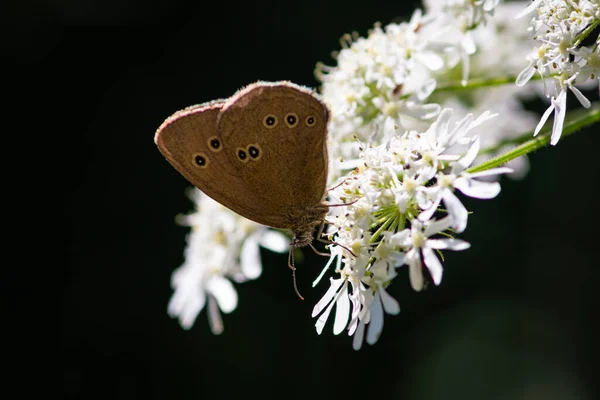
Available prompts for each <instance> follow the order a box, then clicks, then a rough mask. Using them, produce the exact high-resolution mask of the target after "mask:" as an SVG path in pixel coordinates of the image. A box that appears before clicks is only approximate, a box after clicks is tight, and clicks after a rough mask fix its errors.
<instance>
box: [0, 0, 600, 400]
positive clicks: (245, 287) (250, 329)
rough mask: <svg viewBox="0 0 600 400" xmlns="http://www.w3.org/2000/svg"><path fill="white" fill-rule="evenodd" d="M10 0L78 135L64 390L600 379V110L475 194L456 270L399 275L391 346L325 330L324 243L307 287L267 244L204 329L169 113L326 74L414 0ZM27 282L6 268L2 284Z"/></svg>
mask: <svg viewBox="0 0 600 400" xmlns="http://www.w3.org/2000/svg"><path fill="white" fill-rule="evenodd" d="M13 3H14V4H12V3H11V4H9V5H8V6H9V9H8V12H5V13H3V16H2V17H1V18H2V20H3V21H4V22H3V23H2V26H3V27H2V29H3V30H8V31H5V34H4V37H5V39H6V40H5V42H4V44H3V46H4V49H3V53H4V55H3V57H6V58H7V59H10V61H11V62H12V63H14V64H12V63H11V64H10V66H13V67H14V68H15V70H14V73H15V74H23V75H22V76H23V77H27V83H28V84H30V85H31V90H30V91H28V92H26V93H21V94H24V95H25V96H29V101H30V102H33V101H40V102H41V101H42V99H43V101H44V102H45V104H46V107H48V109H51V110H53V111H52V113H53V115H54V116H60V118H62V124H61V126H60V129H58V128H56V127H52V128H48V130H47V131H45V133H47V134H48V135H53V137H55V144H57V145H58V147H61V148H62V149H63V151H64V155H62V152H61V153H60V154H61V157H63V161H64V163H63V164H61V166H63V165H64V167H63V168H62V169H61V176H62V177H64V178H65V181H64V184H62V186H61V187H60V188H61V190H63V193H62V195H63V198H64V207H63V213H64V222H65V223H66V229H67V231H66V232H67V233H66V235H65V236H64V240H62V243H61V246H63V247H64V251H65V252H66V256H67V257H66V262H65V261H64V259H63V260H62V261H61V262H60V264H57V266H56V267H55V268H59V270H58V271H54V273H55V277H56V276H57V277H59V278H60V283H59V286H58V287H59V288H60V290H59V292H60V293H59V295H60V303H59V309H53V310H51V313H52V315H53V317H52V318H53V319H55V320H56V319H57V318H59V319H60V322H59V329H58V334H59V336H60V339H59V342H58V343H59V355H58V356H59V357H58V361H59V363H58V367H59V368H58V372H59V378H60V379H62V381H59V382H58V387H59V388H60V389H62V392H61V393H60V395H59V397H60V398H65V399H96V398H101V399H137V398H139V399H165V398H170V399H199V398H209V397H215V396H219V397H222V398H240V397H242V396H243V397H247V398H249V397H256V396H259V398H260V397H264V398H273V397H283V398H286V399H287V398H299V399H300V398H303V399H306V398H314V399H321V398H323V399H325V398H329V399H331V398H361V397H367V396H369V397H372V398H375V397H379V396H393V397H394V398H405V399H446V400H447V399H545V400H548V399H596V398H599V396H600V393H599V392H598V388H597V386H596V384H597V379H598V369H597V367H596V365H597V355H598V353H599V352H598V350H599V344H598V340H597V339H598V334H599V333H600V331H599V330H598V327H597V322H598V308H597V304H598V301H597V293H598V287H599V284H600V263H599V262H598V258H597V249H596V248H595V245H596V243H597V239H596V237H597V233H596V232H597V227H598V226H599V222H600V221H599V218H598V206H597V205H598V201H597V198H596V197H595V196H594V193H597V192H598V191H597V188H596V187H597V185H598V182H599V181H600V173H599V169H598V162H597V159H598V158H597V157H598V156H597V153H596V151H597V149H598V145H599V144H600V138H599V137H598V134H597V133H598V132H597V127H596V128H595V129H591V130H588V131H587V132H580V133H579V134H576V135H574V136H572V137H569V138H567V139H563V140H562V141H561V142H560V144H559V145H558V146H556V147H555V148H546V149H542V150H540V151H538V152H536V153H535V154H533V155H532V156H531V164H532V170H531V172H530V174H529V175H528V176H527V177H526V178H525V179H524V180H522V181H510V180H504V181H503V186H502V193H501V194H500V196H499V197H498V198H497V199H495V200H491V201H469V200H468V199H466V200H465V203H466V205H467V207H468V208H469V209H470V210H472V211H473V213H474V214H473V216H472V217H471V218H470V220H469V227H468V229H467V231H466V232H465V234H464V235H463V236H462V237H463V238H464V239H466V240H468V241H470V242H471V244H472V248H471V249H470V250H469V251H466V252H457V253H452V252H449V253H448V254H446V263H445V275H444V280H443V282H442V284H441V285H440V286H439V287H433V286H430V288H429V289H428V290H427V291H425V292H422V293H415V292H413V291H412V290H411V289H410V286H409V283H408V277H407V274H406V269H403V270H400V274H401V275H400V277H399V278H398V279H396V280H395V281H394V285H393V286H391V287H390V289H389V290H390V293H391V294H393V295H394V296H395V297H396V298H397V299H398V300H399V302H400V305H401V307H402V312H401V313H400V314H399V315H398V316H395V317H386V319H385V328H384V330H383V334H382V336H381V338H380V340H379V342H378V343H377V344H376V345H375V346H369V345H367V344H365V345H363V348H362V350H361V351H359V352H355V351H353V350H352V347H351V338H348V337H347V336H345V335H344V334H342V335H340V336H339V337H335V336H333V334H332V333H331V322H330V324H328V326H327V327H326V329H325V331H324V332H323V334H322V335H321V336H318V335H317V334H316V333H315V330H314V320H313V319H312V318H311V317H310V313H311V310H312V307H313V305H314V304H315V303H316V302H317V301H318V299H320V298H321V296H322V295H323V293H324V292H325V290H326V289H327V285H326V284H322V285H320V286H319V287H317V288H315V289H312V288H311V286H310V285H311V282H312V281H313V279H314V278H315V277H316V275H317V274H318V273H319V272H320V270H321V268H322V265H323V259H322V258H320V257H318V256H315V255H313V254H312V253H310V252H305V256H306V257H305V260H304V263H303V264H302V265H299V271H298V286H299V288H300V291H301V292H302V293H303V294H304V296H305V298H306V300H305V301H300V300H299V299H298V298H297V297H296V295H295V294H294V292H293V290H292V286H291V278H290V272H289V270H288V268H287V267H286V262H287V259H286V257H287V256H286V255H279V254H272V253H269V252H267V251H264V252H263V260H264V269H263V274H262V276H261V278H260V279H258V280H256V281H251V282H248V283H245V284H241V285H236V288H237V289H238V294H239V305H238V308H237V309H236V310H235V311H234V312H233V313H232V314H229V315H225V316H224V323H225V332H224V333H223V334H222V335H220V336H213V335H212V334H211V333H210V330H209V328H208V324H207V320H206V310H204V311H203V312H202V313H201V314H200V315H199V317H198V319H197V321H196V324H195V325H194V327H193V328H192V329H191V330H189V331H185V330H183V329H182V328H181V327H180V326H179V324H178V322H177V321H176V320H175V319H171V318H170V317H169V316H168V315H167V312H166V309H167V304H168V301H169V298H170V296H171V293H172V290H171V288H170V275H171V273H172V272H173V270H174V269H175V268H177V267H178V266H179V265H180V264H181V263H182V262H183V249H184V246H185V235H186V233H187V230H188V229H187V228H185V227H181V226H178V225H176V224H175V222H174V218H175V215H177V214H179V213H186V212H188V211H190V210H191V209H192V206H193V205H192V203H191V202H190V201H189V200H188V198H187V197H186V196H185V189H186V188H187V187H188V186H189V185H188V183H187V182H186V181H185V180H184V179H183V178H182V177H181V176H180V175H179V174H178V173H177V172H176V171H175V170H174V169H173V168H172V167H171V166H170V165H169V164H168V163H167V162H166V161H165V160H164V159H163V157H162V156H161V155H160V153H159V152H158V150H157V149H156V146H155V145H154V142H153V137H154V132H155V130H156V128H157V127H158V126H159V125H160V124H161V123H162V121H163V120H164V119H165V118H166V117H168V116H169V115H170V114H172V113H173V112H174V111H176V110H178V109H181V108H184V107H186V106H189V105H192V104H196V103H200V102H204V101H208V100H212V99H216V98H222V97H227V96H229V95H231V94H232V93H234V92H235V91H236V90H237V89H239V88H240V87H242V86H244V85H246V84H248V83H251V82H254V81H256V80H259V79H260V80H269V81H274V80H282V79H287V80H291V81H294V82H296V83H299V84H303V85H307V86H312V87H315V86H317V85H318V82H317V80H316V79H315V78H314V75H313V70H314V66H315V64H316V63H317V62H318V61H322V62H324V63H325V64H329V65H334V59H332V58H331V55H330V53H331V52H332V51H335V50H338V49H339V48H340V46H339V38H340V37H341V36H342V35H343V34H345V33H348V32H351V31H357V32H358V33H359V34H360V35H366V34H367V31H368V29H369V28H371V27H372V25H373V24H374V23H375V22H376V21H380V22H381V23H382V24H387V23H389V22H392V21H394V20H398V19H402V18H408V17H409V16H410V14H411V13H412V10H413V8H414V7H415V6H416V5H419V3H418V2H389V1H377V0H371V1H368V2H358V1H340V0H333V1H317V0H307V1H303V2H299V3H292V2H288V3H284V2H279V1H259V2H241V3H232V2H215V3H207V2H202V1H181V0H169V1H157V2H143V1H132V0H126V1H115V0H109V1H106V0H105V1H96V0H78V1H71V0H61V1H50V2H19V3H17V2H13ZM17 76H20V75H17ZM533 106H534V107H537V108H538V109H539V110H543V109H544V108H545V107H546V106H545V105H540V104H538V105H536V104H533ZM32 119H35V118H32ZM61 181H62V180H61ZM12 268H15V270H16V269H17V268H18V267H17V266H14V267H12ZM10 274H11V272H9V275H6V276H13V275H10ZM16 274H18V273H16ZM17 282H18V279H14V280H12V279H7V280H5V282H4V283H3V290H4V293H5V294H6V295H7V296H10V295H11V293H12V294H15V293H16V292H18V291H19V288H18V287H17V286H15V285H17Z"/></svg>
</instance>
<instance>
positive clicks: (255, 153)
mask: <svg viewBox="0 0 600 400" xmlns="http://www.w3.org/2000/svg"><path fill="white" fill-rule="evenodd" d="M247 152H248V154H249V155H250V158H251V159H252V160H254V161H256V160H258V159H259V158H260V157H261V156H262V151H261V149H260V146H259V145H258V144H250V145H248V148H247Z"/></svg>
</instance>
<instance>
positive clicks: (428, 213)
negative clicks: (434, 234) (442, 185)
mask: <svg viewBox="0 0 600 400" xmlns="http://www.w3.org/2000/svg"><path fill="white" fill-rule="evenodd" d="M446 190H447V189H442V191H446ZM441 201H442V196H441V195H437V198H436V199H435V202H434V203H433V204H431V207H429V208H428V209H427V210H425V211H423V212H422V213H421V214H419V216H418V217H417V218H418V219H419V221H422V222H425V221H429V220H430V219H431V217H432V216H433V214H434V213H435V211H436V210H437V209H438V207H439V205H440V202H441Z"/></svg>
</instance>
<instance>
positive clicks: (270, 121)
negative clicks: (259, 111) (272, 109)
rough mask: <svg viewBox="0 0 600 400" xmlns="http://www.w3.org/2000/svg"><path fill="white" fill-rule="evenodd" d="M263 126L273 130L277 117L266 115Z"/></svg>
mask: <svg viewBox="0 0 600 400" xmlns="http://www.w3.org/2000/svg"><path fill="white" fill-rule="evenodd" d="M263 125H264V126H265V127H267V128H269V129H271V128H274V127H275V125H277V117H276V116H274V115H273V114H269V115H267V116H266V117H265V118H264V119H263Z"/></svg>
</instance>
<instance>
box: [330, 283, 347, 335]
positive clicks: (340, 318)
mask: <svg viewBox="0 0 600 400" xmlns="http://www.w3.org/2000/svg"><path fill="white" fill-rule="evenodd" d="M349 317H350V299H349V298H348V290H347V289H346V288H345V287H344V288H342V292H341V293H340V295H339V296H338V299H337V302H336V307H335V322H334V324H333V334H334V335H339V334H340V333H341V332H342V331H343V330H344V328H345V327H346V325H347V324H348V318H349Z"/></svg>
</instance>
